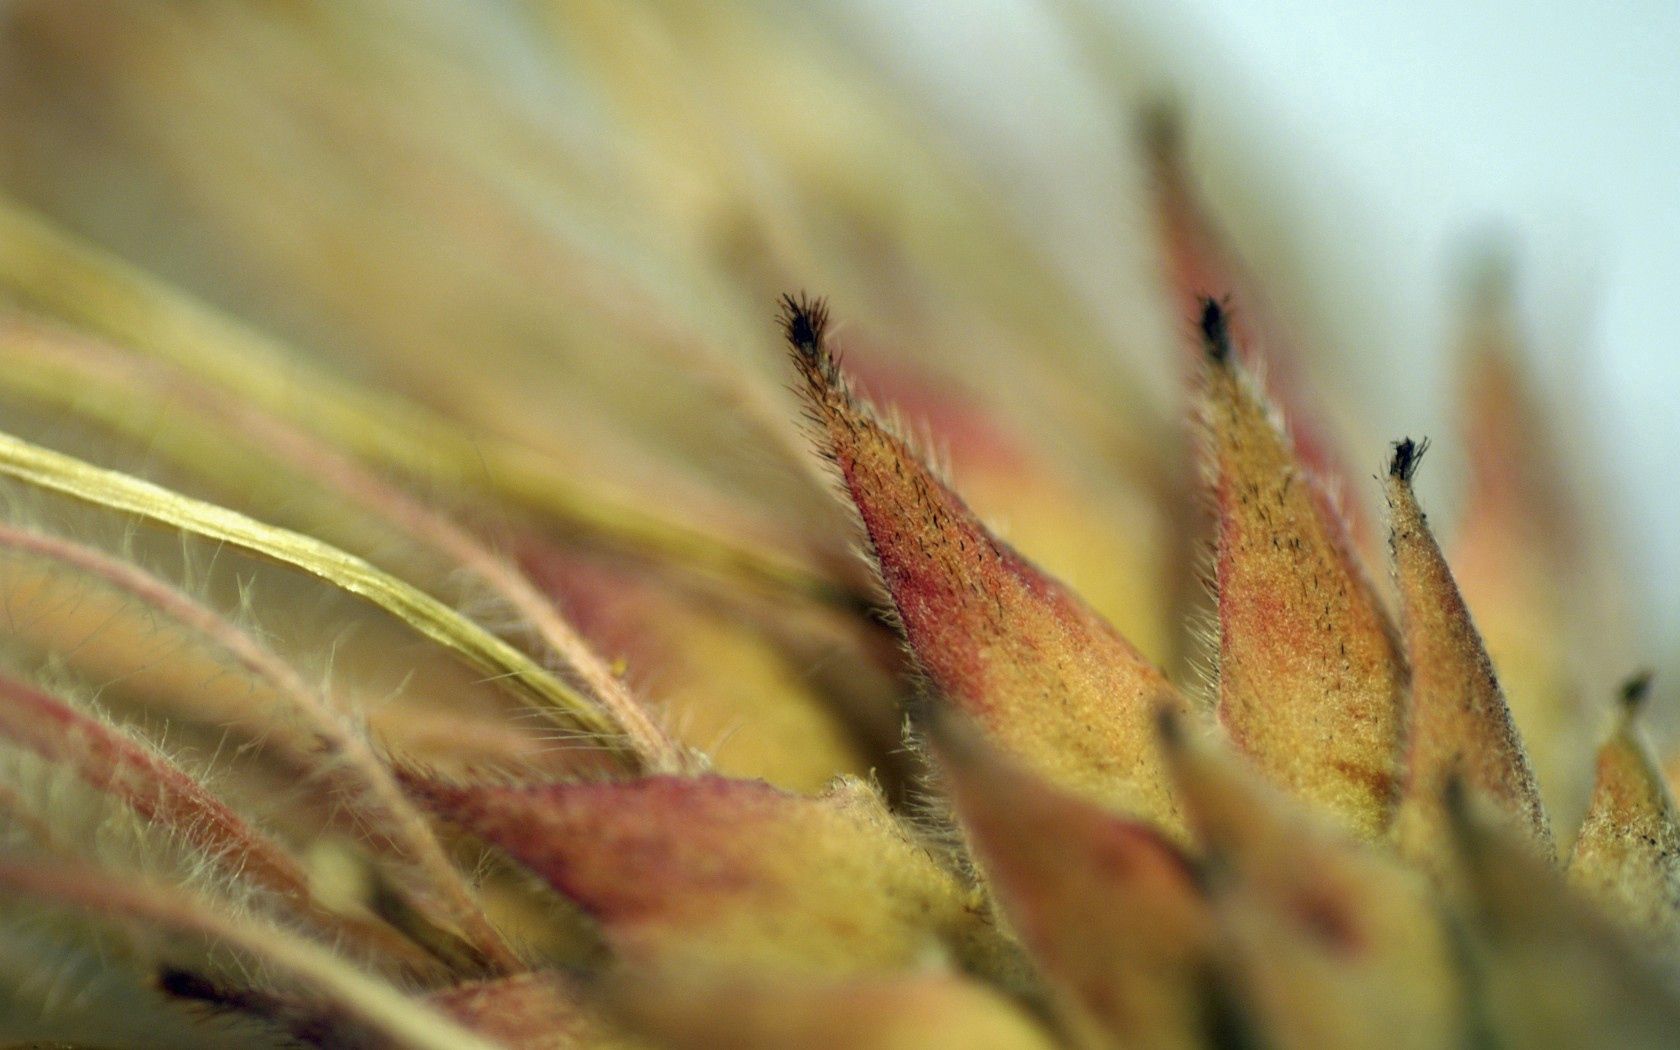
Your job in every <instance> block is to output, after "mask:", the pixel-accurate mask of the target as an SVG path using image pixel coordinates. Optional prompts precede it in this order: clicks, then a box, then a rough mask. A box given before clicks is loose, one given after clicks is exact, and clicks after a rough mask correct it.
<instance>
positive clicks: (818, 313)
mask: <svg viewBox="0 0 1680 1050" xmlns="http://www.w3.org/2000/svg"><path fill="white" fill-rule="evenodd" d="M781 304H782V313H781V318H780V321H781V326H782V334H783V336H784V337H785V338H786V339H787V343H788V346H789V347H791V348H792V349H793V350H794V351H795V352H796V353H797V354H798V355H799V356H800V357H802V358H807V359H811V360H815V359H817V358H818V357H820V356H822V355H823V353H824V352H825V347H824V343H825V342H826V339H827V335H828V303H827V301H826V300H824V299H822V298H821V297H817V296H810V295H807V294H805V293H804V292H800V293H799V294H797V295H795V294H793V293H791V292H789V293H785V294H783V296H782V298H781Z"/></svg>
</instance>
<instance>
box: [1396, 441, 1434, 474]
mask: <svg viewBox="0 0 1680 1050" xmlns="http://www.w3.org/2000/svg"><path fill="white" fill-rule="evenodd" d="M1428 451H1429V439H1428V438H1422V439H1421V440H1418V441H1413V440H1412V439H1411V438H1401V439H1400V440H1399V441H1396V442H1395V443H1394V458H1393V459H1391V460H1389V462H1388V476H1389V477H1391V478H1399V479H1400V480H1401V481H1403V482H1405V483H1406V484H1408V485H1410V484H1411V483H1412V478H1413V476H1414V475H1416V474H1417V468H1418V464H1419V463H1421V462H1423V454H1424V453H1425V452H1428Z"/></svg>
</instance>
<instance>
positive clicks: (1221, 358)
mask: <svg viewBox="0 0 1680 1050" xmlns="http://www.w3.org/2000/svg"><path fill="white" fill-rule="evenodd" d="M1230 320H1231V314H1230V311H1229V310H1227V309H1226V308H1225V307H1224V306H1223V305H1222V304H1221V303H1220V302H1219V300H1217V299H1215V298H1214V297H1213V296H1211V295H1204V296H1202V315H1201V317H1200V318H1199V319H1198V320H1197V322H1196V323H1197V326H1198V327H1200V328H1201V330H1202V346H1203V349H1205V350H1206V351H1207V355H1208V358H1209V359H1210V360H1212V361H1215V362H1218V363H1220V364H1223V363H1224V362H1225V361H1227V360H1229V359H1230V357H1231V329H1230Z"/></svg>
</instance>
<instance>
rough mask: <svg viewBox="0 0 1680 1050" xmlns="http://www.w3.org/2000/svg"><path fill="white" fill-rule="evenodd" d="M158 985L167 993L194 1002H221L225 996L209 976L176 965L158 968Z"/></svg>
mask: <svg viewBox="0 0 1680 1050" xmlns="http://www.w3.org/2000/svg"><path fill="white" fill-rule="evenodd" d="M157 987H158V990H159V991H161V992H163V993H164V994H165V995H168V996H172V997H174V998H176V999H190V1000H192V1001H194V1002H201V1003H219V1002H221V1001H222V1000H223V999H224V998H225V996H224V995H223V994H222V990H221V989H220V988H218V987H217V986H216V984H215V983H214V982H212V981H211V980H210V979H209V978H207V977H204V976H202V975H200V974H196V973H193V972H192V971H191V970H184V969H181V968H179V967H175V966H165V967H163V968H162V969H160V970H158V973H157Z"/></svg>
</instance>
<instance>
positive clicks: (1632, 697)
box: [1621, 671, 1651, 715]
mask: <svg viewBox="0 0 1680 1050" xmlns="http://www.w3.org/2000/svg"><path fill="white" fill-rule="evenodd" d="M1650 695H1651V672H1650V671H1640V672H1639V673H1638V674H1636V675H1634V676H1633V677H1632V678H1629V679H1628V680H1627V681H1625V682H1623V683H1622V694H1621V696H1622V710H1624V711H1626V712H1627V713H1628V714H1630V715H1632V714H1636V713H1638V711H1639V709H1640V708H1642V707H1644V706H1645V698H1646V697H1648V696H1650Z"/></svg>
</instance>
